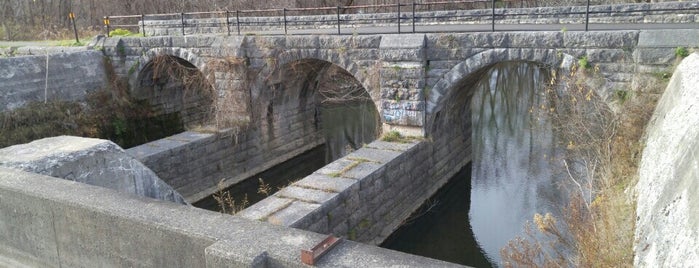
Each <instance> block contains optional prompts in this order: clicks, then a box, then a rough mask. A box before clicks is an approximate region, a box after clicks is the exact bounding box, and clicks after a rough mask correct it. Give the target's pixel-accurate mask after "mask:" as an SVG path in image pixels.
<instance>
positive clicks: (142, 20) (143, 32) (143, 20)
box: [141, 14, 146, 37]
mask: <svg viewBox="0 0 699 268" xmlns="http://www.w3.org/2000/svg"><path fill="white" fill-rule="evenodd" d="M141 33H142V34H143V37H146V16H145V15H143V14H141Z"/></svg>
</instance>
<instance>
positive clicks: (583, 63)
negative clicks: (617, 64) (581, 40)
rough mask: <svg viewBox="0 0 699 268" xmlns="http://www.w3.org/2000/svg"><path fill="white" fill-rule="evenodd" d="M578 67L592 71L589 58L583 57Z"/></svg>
mask: <svg viewBox="0 0 699 268" xmlns="http://www.w3.org/2000/svg"><path fill="white" fill-rule="evenodd" d="M578 65H579V66H580V67H581V68H583V69H590V67H592V65H591V64H590V62H589V61H588V60H587V56H583V57H582V58H580V59H578Z"/></svg>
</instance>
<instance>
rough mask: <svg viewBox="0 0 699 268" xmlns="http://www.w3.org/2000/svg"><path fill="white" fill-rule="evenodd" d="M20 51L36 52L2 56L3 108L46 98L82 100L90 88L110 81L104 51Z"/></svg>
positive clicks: (0, 91) (0, 89) (0, 108)
mask: <svg viewBox="0 0 699 268" xmlns="http://www.w3.org/2000/svg"><path fill="white" fill-rule="evenodd" d="M81 50H82V49H81ZM18 51H19V52H18V53H22V54H27V53H32V54H34V55H36V56H20V57H11V58H0V112H2V111H6V110H11V109H14V108H17V107H21V106H23V105H24V104H25V103H27V102H30V101H44V99H47V100H49V101H52V100H62V101H81V100H83V99H84V98H85V96H86V94H87V93H88V92H91V91H94V90H97V89H100V88H102V87H104V85H106V83H107V76H106V72H105V67H104V57H103V55H102V53H101V52H100V51H78V52H71V53H58V54H52V53H51V52H55V51H53V50H52V48H49V50H48V51H47V50H46V48H35V47H25V48H20V49H18ZM47 58H48V82H47V79H46V78H47V75H46V70H47V69H46V64H47V62H46V61H47Z"/></svg>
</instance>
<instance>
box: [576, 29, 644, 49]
mask: <svg viewBox="0 0 699 268" xmlns="http://www.w3.org/2000/svg"><path fill="white" fill-rule="evenodd" d="M638 37H639V31H603V32H602V31H600V32H566V33H565V34H564V37H563V40H564V43H563V45H564V46H565V47H566V48H621V49H624V48H633V47H636V45H637V43H638Z"/></svg>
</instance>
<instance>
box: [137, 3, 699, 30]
mask: <svg viewBox="0 0 699 268" xmlns="http://www.w3.org/2000/svg"><path fill="white" fill-rule="evenodd" d="M419 8H424V6H419ZM434 8H442V7H441V6H435V7H434ZM697 8H699V4H697V3H695V2H663V3H644V4H617V5H593V6H591V7H590V23H691V22H697V21H698V20H699V16H698V15H697V14H699V9H697ZM401 9H402V13H401V23H402V25H403V26H404V29H403V31H410V30H411V27H412V7H410V6H407V7H402V8H401ZM648 9H650V10H657V11H651V12H649V11H642V10H648ZM667 9H670V10H667ZM585 11H586V7H585V6H564V7H541V8H505V9H502V8H498V9H496V19H497V23H498V24H582V23H585ZM569 13H575V14H569ZM491 14H492V10H491V9H489V8H485V9H475V10H447V11H429V12H418V13H417V14H416V20H415V22H416V24H417V25H434V24H464V23H473V24H487V23H491V16H492V15H491ZM340 19H341V21H342V22H341V27H342V28H343V29H348V28H353V27H362V26H385V25H392V26H395V25H397V14H396V13H366V14H341V15H340ZM286 20H287V29H288V30H295V29H308V28H328V29H334V28H336V27H337V15H336V14H332V15H317V16H310V15H309V16H287V18H286ZM181 23H182V22H181V18H180V17H179V16H177V17H175V18H173V17H160V18H158V17H155V16H153V17H147V18H146V21H145V29H146V35H148V36H163V35H170V36H178V35H182V27H181ZM240 24H241V29H240V30H241V32H244V33H246V32H256V31H280V30H283V27H284V26H283V25H284V18H283V17H281V16H279V17H245V14H241V17H240ZM185 25H186V27H185V31H184V32H185V35H195V34H221V33H227V31H228V28H227V26H226V18H225V16H223V15H221V18H217V19H192V18H187V17H185ZM230 31H231V33H233V34H236V33H237V25H236V18H235V13H234V12H233V13H231V18H230Z"/></svg>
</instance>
